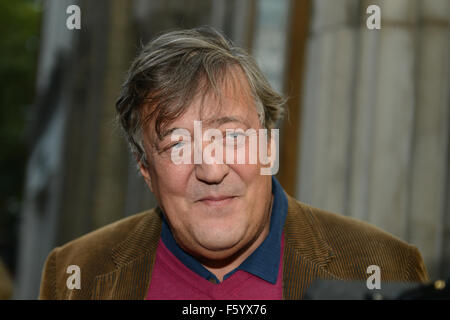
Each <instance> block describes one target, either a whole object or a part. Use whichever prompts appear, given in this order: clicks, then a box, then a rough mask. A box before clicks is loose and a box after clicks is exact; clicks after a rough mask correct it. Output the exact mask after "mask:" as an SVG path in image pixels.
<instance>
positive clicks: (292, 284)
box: [283, 195, 338, 300]
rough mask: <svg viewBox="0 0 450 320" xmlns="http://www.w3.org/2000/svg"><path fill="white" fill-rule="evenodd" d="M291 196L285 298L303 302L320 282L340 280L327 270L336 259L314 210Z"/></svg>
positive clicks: (284, 261) (285, 265)
mask: <svg viewBox="0 0 450 320" xmlns="http://www.w3.org/2000/svg"><path fill="white" fill-rule="evenodd" d="M287 197H288V213H287V217H286V222H285V225H284V237H285V239H284V242H285V244H284V252H283V299H287V300H293V299H301V298H302V297H303V295H304V293H305V291H306V289H307V288H308V287H309V285H310V284H311V283H312V282H313V281H314V280H316V279H318V278H322V279H330V280H331V279H334V280H337V279H338V277H336V276H335V275H333V274H331V273H329V272H328V271H327V266H328V264H329V263H330V262H331V260H332V259H333V257H334V254H333V251H332V249H331V247H330V246H329V245H328V243H327V242H326V241H325V240H324V238H323V237H322V230H321V228H320V223H319V222H318V221H317V220H316V219H315V218H314V215H313V214H312V212H311V209H310V208H309V207H307V206H305V205H303V204H301V203H299V202H297V200H295V199H294V198H292V197H290V196H289V195H287Z"/></svg>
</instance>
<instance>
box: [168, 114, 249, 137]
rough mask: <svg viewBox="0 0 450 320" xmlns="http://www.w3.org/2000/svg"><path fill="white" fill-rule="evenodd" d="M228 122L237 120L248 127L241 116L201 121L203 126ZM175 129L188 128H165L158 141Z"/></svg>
mask: <svg viewBox="0 0 450 320" xmlns="http://www.w3.org/2000/svg"><path fill="white" fill-rule="evenodd" d="M230 122H238V123H242V124H244V125H245V126H247V127H249V125H248V122H247V121H246V120H245V119H243V118H241V117H235V116H226V117H221V118H218V119H211V120H205V121H203V124H204V125H205V126H209V125H213V124H215V125H217V126H222V125H224V124H227V123H230ZM177 129H185V130H188V129H186V128H179V127H173V128H170V129H168V130H165V131H164V132H163V133H162V135H161V140H160V141H162V140H164V138H165V137H167V136H168V135H171V134H172V133H173V132H174V131H175V130H177ZM188 131H189V130H188Z"/></svg>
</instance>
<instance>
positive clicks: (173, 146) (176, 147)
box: [167, 141, 186, 149]
mask: <svg viewBox="0 0 450 320" xmlns="http://www.w3.org/2000/svg"><path fill="white" fill-rule="evenodd" d="M185 144H186V143H185V142H184V141H178V142H176V143H173V144H171V145H170V146H169V147H168V148H167V149H180V148H182V147H183V146H184V145H185Z"/></svg>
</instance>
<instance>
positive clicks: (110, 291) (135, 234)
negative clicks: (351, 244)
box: [92, 194, 338, 300]
mask: <svg viewBox="0 0 450 320" xmlns="http://www.w3.org/2000/svg"><path fill="white" fill-rule="evenodd" d="M286 196H287V198H288V213H287V217H286V222H285V225H284V237H285V239H284V241H285V244H284V252H283V298H284V299H288V300H291V299H301V298H302V297H303V295H304V293H305V290H306V289H307V288H308V286H309V285H310V284H311V283H312V282H313V281H314V280H315V279H317V278H324V279H334V280H336V279H338V277H336V276H335V275H333V274H331V273H329V272H328V271H327V266H328V264H329V263H330V262H331V261H332V259H333V257H334V253H333V251H332V249H331V247H330V246H329V244H328V243H327V242H326V241H325V240H324V237H323V230H322V228H321V224H320V222H319V221H318V220H317V218H315V216H314V215H313V213H312V211H311V209H310V208H309V207H308V206H306V205H304V204H302V203H300V202H298V201H297V200H295V199H294V198H292V197H290V196H289V195H287V194H286ZM161 217H162V212H161V210H160V209H159V207H157V208H155V209H153V210H151V211H149V213H148V214H147V215H145V216H144V218H143V219H142V220H141V221H140V223H138V225H137V226H136V227H135V228H134V229H133V230H132V231H131V232H130V235H129V236H128V237H127V238H126V239H125V240H124V241H123V242H121V243H120V244H119V245H118V246H116V247H115V248H113V249H112V253H111V257H112V260H113V261H114V263H115V265H116V269H115V270H113V271H112V272H109V273H106V274H102V275H99V276H97V277H96V279H95V283H94V287H93V292H92V298H93V299H133V300H142V299H145V297H146V295H147V292H148V286H149V283H150V276H151V273H152V270H153V265H154V260H155V256H156V248H157V246H158V242H159V239H160V235H161V226H162V218H161Z"/></svg>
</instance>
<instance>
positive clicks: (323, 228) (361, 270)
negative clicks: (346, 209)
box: [291, 199, 428, 282]
mask: <svg viewBox="0 0 450 320" xmlns="http://www.w3.org/2000/svg"><path fill="white" fill-rule="evenodd" d="M293 200H294V202H295V203H291V206H294V207H296V210H295V211H298V212H303V213H304V214H306V215H308V216H309V219H308V220H309V221H310V223H311V224H312V225H313V227H314V229H315V230H316V231H317V234H318V236H319V237H321V238H322V239H323V240H324V241H325V242H326V243H327V244H328V246H329V249H330V251H331V252H332V256H333V257H332V259H331V263H330V265H329V267H328V268H329V271H330V272H332V273H334V274H336V275H337V276H338V277H339V278H341V279H348V280H351V279H352V280H357V279H367V278H368V276H369V275H370V274H367V268H368V267H369V266H371V265H375V266H378V267H379V268H380V272H381V278H382V280H383V281H417V282H425V281H428V275H427V271H426V268H425V265H424V262H423V259H422V257H421V254H420V252H419V250H418V249H417V248H416V247H415V246H413V245H410V244H408V243H407V242H405V241H403V240H401V239H399V238H398V237H396V236H394V235H392V234H390V233H388V232H386V231H384V230H382V229H380V228H378V227H376V226H373V225H371V224H369V223H367V222H364V221H360V220H357V219H355V218H351V217H348V216H344V215H340V214H337V213H333V212H329V211H327V210H323V209H319V208H315V207H313V206H310V205H307V204H305V203H302V202H300V201H297V200H295V199H293Z"/></svg>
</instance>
